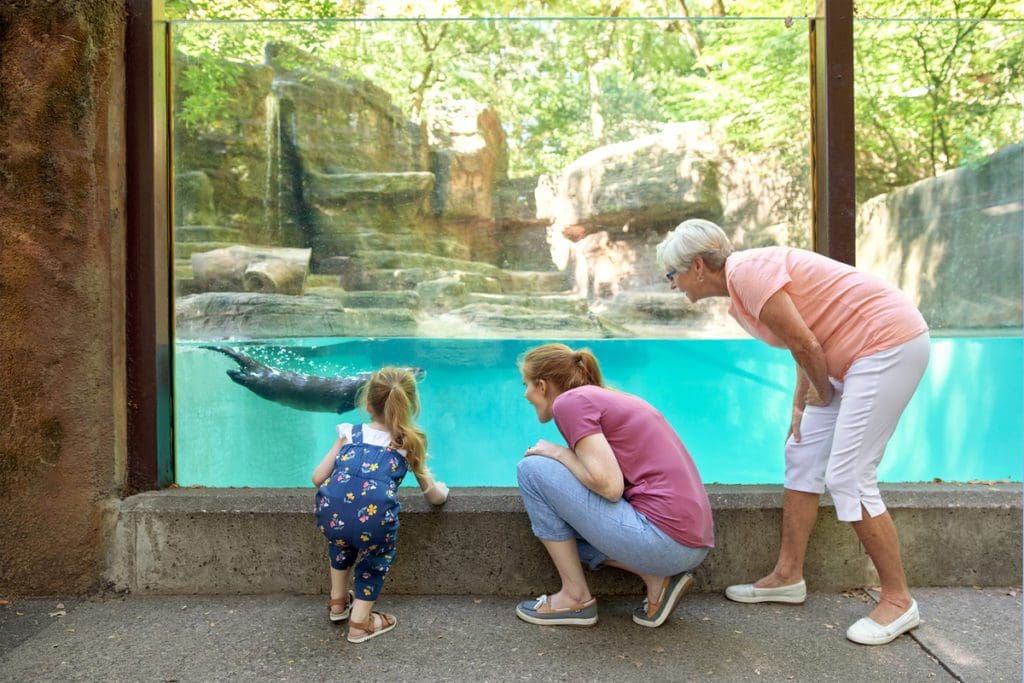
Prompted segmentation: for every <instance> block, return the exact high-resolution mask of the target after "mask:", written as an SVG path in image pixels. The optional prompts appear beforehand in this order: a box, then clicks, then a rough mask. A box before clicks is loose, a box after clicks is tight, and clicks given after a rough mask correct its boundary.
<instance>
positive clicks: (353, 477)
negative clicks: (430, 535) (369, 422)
mask: <svg viewBox="0 0 1024 683" xmlns="http://www.w3.org/2000/svg"><path fill="white" fill-rule="evenodd" d="M408 469H409V468H408V465H407V464H406V462H405V458H404V457H403V456H402V454H401V453H399V452H398V451H397V450H395V449H394V448H387V447H384V446H374V445H372V444H367V443H364V442H363V426H362V425H361V424H356V425H353V426H352V439H351V440H350V441H349V442H348V443H346V444H345V445H344V446H342V447H341V450H340V451H338V455H337V456H336V457H335V459H334V471H333V472H331V476H330V478H329V479H328V480H327V481H325V482H324V483H323V484H321V485H320V488H318V489H317V492H316V521H317V526H318V528H319V529H320V531H322V532H323V533H324V536H326V537H327V541H328V549H329V550H330V554H331V566H332V567H334V568H335V569H341V570H344V569H348V568H349V567H351V566H352V565H353V564H354V563H355V561H356V558H357V556H358V557H359V563H358V564H357V565H356V571H355V579H354V581H355V593H356V597H357V598H359V599H360V600H376V599H377V595H378V594H380V589H381V587H382V586H383V585H384V577H385V576H386V575H387V573H388V570H389V569H390V568H391V561H392V560H393V559H394V557H395V540H396V539H397V538H398V511H399V509H401V504H400V503H399V502H398V498H397V497H396V493H397V491H398V485H399V484H401V483H402V479H403V478H404V477H405V473H406V472H407V471H408Z"/></svg>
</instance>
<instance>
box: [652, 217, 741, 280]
mask: <svg viewBox="0 0 1024 683" xmlns="http://www.w3.org/2000/svg"><path fill="white" fill-rule="evenodd" d="M732 252H733V246H732V242H730V241H729V237H728V236H727V235H726V234H725V231H724V230H722V229H721V228H720V227H718V226H717V225H715V224H714V223H712V222H711V221H706V220H704V219H703V218H691V219H689V220H685V221H683V222H682V223H680V224H679V225H677V226H676V227H675V228H674V229H673V230H672V231H671V232H670V233H669V234H668V235H666V236H665V239H663V240H662V241H661V244H659V245H658V251H657V254H658V262H659V263H660V264H661V265H663V266H666V267H668V268H675V269H676V270H678V271H679V272H681V273H685V272H686V271H688V270H689V269H690V266H692V265H693V260H694V259H695V258H697V257H698V256H700V257H702V258H703V259H704V264H705V265H706V266H707V267H708V268H709V269H710V270H712V271H715V272H717V271H719V270H721V269H722V268H724V267H725V259H726V258H728V257H729V254H731V253H732Z"/></svg>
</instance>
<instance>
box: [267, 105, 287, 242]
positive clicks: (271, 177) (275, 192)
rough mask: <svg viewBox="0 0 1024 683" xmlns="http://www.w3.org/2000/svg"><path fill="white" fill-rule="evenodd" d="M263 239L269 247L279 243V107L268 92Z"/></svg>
mask: <svg viewBox="0 0 1024 683" xmlns="http://www.w3.org/2000/svg"><path fill="white" fill-rule="evenodd" d="M263 113H264V121H265V123H264V126H263V151H264V161H265V168H266V171H265V177H264V183H263V236H264V239H265V240H266V241H267V242H268V243H269V244H281V240H282V238H283V237H284V236H283V234H282V226H281V189H282V188H281V106H280V102H279V101H278V98H277V93H276V92H274V91H273V90H271V91H270V92H269V93H268V94H267V97H266V98H265V99H264V100H263Z"/></svg>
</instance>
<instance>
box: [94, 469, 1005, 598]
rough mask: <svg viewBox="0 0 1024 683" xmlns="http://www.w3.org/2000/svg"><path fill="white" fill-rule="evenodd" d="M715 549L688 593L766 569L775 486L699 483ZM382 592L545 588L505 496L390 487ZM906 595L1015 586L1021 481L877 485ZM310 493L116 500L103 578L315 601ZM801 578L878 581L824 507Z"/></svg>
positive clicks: (821, 586) (536, 553)
mask: <svg viewBox="0 0 1024 683" xmlns="http://www.w3.org/2000/svg"><path fill="white" fill-rule="evenodd" d="M708 493H709V495H710V498H711V505H712V508H713V509H714V511H715V535H716V542H717V547H716V548H715V549H714V550H713V551H712V552H711V553H710V554H709V555H708V558H707V560H705V562H704V564H703V565H702V566H701V567H700V568H699V569H698V571H697V572H696V575H697V579H698V589H699V590H704V591H718V590H722V589H723V588H724V587H725V586H727V585H729V584H731V583H737V582H742V581H750V580H752V579H754V578H756V577H758V576H761V575H762V574H764V573H766V572H767V571H768V570H769V569H770V568H771V567H772V565H773V564H774V561H775V557H776V554H777V552H778V544H779V528H780V524H781V520H782V508H781V505H782V489H781V487H779V486H721V485H712V486H709V487H708ZM400 497H401V500H402V517H401V522H402V527H401V532H400V533H399V541H398V556H397V558H396V561H395V564H394V567H393V568H392V571H391V573H390V574H389V575H388V579H387V581H388V583H387V586H386V588H385V590H387V591H388V592H390V593H394V594H448V595H452V594H477V595H504V596H517V595H524V594H526V595H531V594H539V593H543V592H547V591H550V590H552V589H554V588H555V587H556V586H557V575H556V574H555V572H554V569H553V567H552V566H551V563H550V561H549V560H548V558H547V555H546V553H545V552H544V549H543V547H542V546H541V545H540V543H539V542H538V541H537V540H536V539H535V538H534V537H533V534H532V533H531V531H530V525H529V521H528V519H527V517H526V513H525V511H524V510H523V506H522V501H521V500H520V498H519V494H518V491H517V490H516V489H514V488H461V489H455V490H453V492H452V497H451V500H450V501H449V502H448V504H447V505H445V506H444V507H443V508H437V509H433V508H431V506H430V505H428V504H427V503H426V501H424V500H423V498H422V496H420V495H419V493H418V492H414V491H410V492H406V491H405V490H403V491H402V492H401V493H400ZM883 497H884V499H885V501H886V504H887V505H888V506H889V510H890V513H891V514H892V516H893V519H894V520H895V522H896V526H897V528H898V530H899V532H900V537H901V542H902V548H903V557H904V562H905V565H906V568H907V574H908V579H909V581H910V584H911V585H912V586H1011V585H1012V586H1019V585H1020V584H1021V557H1022V553H1021V551H1022V544H1021V540H1022V524H1021V519H1022V517H1021V485H1020V484H1019V483H1008V484H996V485H991V486H986V485H954V484H900V485H887V486H884V487H883ZM312 505H313V491H312V489H170V490H165V491H156V492H149V493H143V494H140V495H137V496H132V497H130V498H127V499H125V500H123V501H120V505H119V509H118V510H116V511H115V514H116V515H117V526H116V533H115V534H114V539H113V542H112V544H111V549H110V553H109V567H108V572H107V578H108V579H109V580H110V581H111V582H113V584H114V585H115V586H117V587H119V588H124V589H128V590H131V591H133V592H139V593H165V594H225V593H274V592H287V593H322V592H324V591H325V590H326V588H327V585H328V584H327V552H326V547H325V543H324V540H323V536H322V535H321V534H320V533H319V532H317V530H316V528H315V526H314V522H313V514H312ZM806 575H807V577H808V582H809V583H810V584H811V587H812V589H813V590H819V591H821V590H842V589H845V588H851V587H857V586H863V585H871V584H875V583H877V576H875V574H874V572H873V569H872V567H871V563H870V560H868V558H867V555H865V554H864V553H863V551H862V550H861V548H860V544H859V542H858V541H857V537H856V535H855V534H854V532H853V529H852V528H850V525H848V524H843V523H840V522H838V521H837V520H836V518H835V511H834V509H833V507H832V504H831V500H830V499H829V498H828V496H825V497H823V499H822V506H821V511H820V513H819V517H818V524H817V526H816V527H815V530H814V534H813V536H812V538H811V544H810V548H809V552H808V557H807V567H806ZM588 578H590V580H591V585H592V588H593V590H594V591H595V592H597V593H600V594H604V595H627V594H628V595H632V594H635V593H636V592H637V579H636V578H635V577H633V576H632V575H629V574H626V573H624V572H620V571H617V570H604V571H600V572H595V573H593V574H591V575H589V577H588Z"/></svg>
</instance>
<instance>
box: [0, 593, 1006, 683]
mask: <svg viewBox="0 0 1024 683" xmlns="http://www.w3.org/2000/svg"><path fill="white" fill-rule="evenodd" d="M914 593H915V596H916V597H917V600H918V603H919V604H920V605H921V612H922V617H923V620H924V623H923V624H922V625H921V627H920V628H918V629H917V630H916V631H914V632H913V633H912V634H911V635H909V636H903V637H900V638H899V639H897V640H896V641H895V642H893V643H891V644H890V645H887V646H883V647H874V648H869V647H863V646H859V645H855V644H853V643H850V642H848V641H847V640H846V638H845V637H844V635H843V634H844V632H845V629H846V627H847V625H849V624H850V623H852V622H853V621H854V620H856V619H857V618H859V617H860V616H863V615H864V614H866V613H867V612H868V611H870V605H869V604H867V603H868V601H869V600H870V598H869V597H868V596H867V595H866V594H863V593H853V594H845V595H839V594H830V593H812V594H811V595H810V596H809V598H808V601H807V603H806V604H805V605H803V606H782V605H778V606H775V605H752V606H751V605H739V604H735V603H731V602H729V601H727V600H726V599H725V598H723V597H722V596H721V595H717V594H706V593H705V594H695V595H689V596H687V597H686V598H685V599H684V601H683V603H682V604H681V605H680V607H679V609H678V610H677V611H676V613H675V614H674V615H673V617H672V619H671V620H670V621H669V622H667V623H666V624H665V625H664V626H662V627H661V628H659V629H647V628H643V627H640V626H637V625H635V624H633V623H632V621H631V620H630V618H629V613H630V609H631V607H632V604H631V603H630V602H629V601H626V600H623V599H618V598H617V599H606V600H599V603H600V619H601V620H600V622H599V623H598V625H597V626H596V627H593V628H575V629H574V628H556V627H539V626H533V625H530V624H526V623H523V622H521V621H519V620H517V619H516V618H515V616H514V615H513V613H512V608H513V605H514V602H515V601H514V600H513V599H508V598H498V597H493V596H487V597H472V596H388V595H384V596H382V599H381V602H380V605H381V607H382V608H384V609H386V610H388V611H392V612H394V613H395V614H396V615H397V616H398V619H399V622H398V627H397V628H396V629H395V631H393V632H392V633H389V634H386V635H384V636H381V637H380V638H378V639H375V640H371V641H368V642H366V643H363V644H361V645H352V644H349V643H347V642H345V641H344V640H343V639H342V638H341V634H342V633H343V628H342V627H340V626H336V625H332V624H331V623H330V622H329V621H328V620H327V618H326V608H325V607H324V598H323V597H320V596H290V595H283V596H281V595H278V596H274V595H269V596H268V595H259V596H142V595H128V596H123V597H102V598H93V599H76V600H63V601H61V600H57V599H40V598H34V599H12V600H10V601H9V602H7V603H6V604H3V605H2V606H0V680H3V681H53V680H84V681H142V680H145V681H214V680H217V681H220V680H245V681H264V680H283V681H310V680H343V679H344V680H352V681H364V680H365V681H369V680H398V681H406V680H410V681H411V680H416V681H511V680H540V681H578V680H587V681H591V680H592V681H645V682H646V681H689V680H706V679H712V680H722V681H948V680H963V681H985V682H988V681H1020V680H1021V674H1022V668H1021V666H1022V664H1021V624H1022V609H1021V593H1020V589H1019V588H1003V589H995V588H985V589H972V588H922V589H917V590H916V591H915V592H914Z"/></svg>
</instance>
